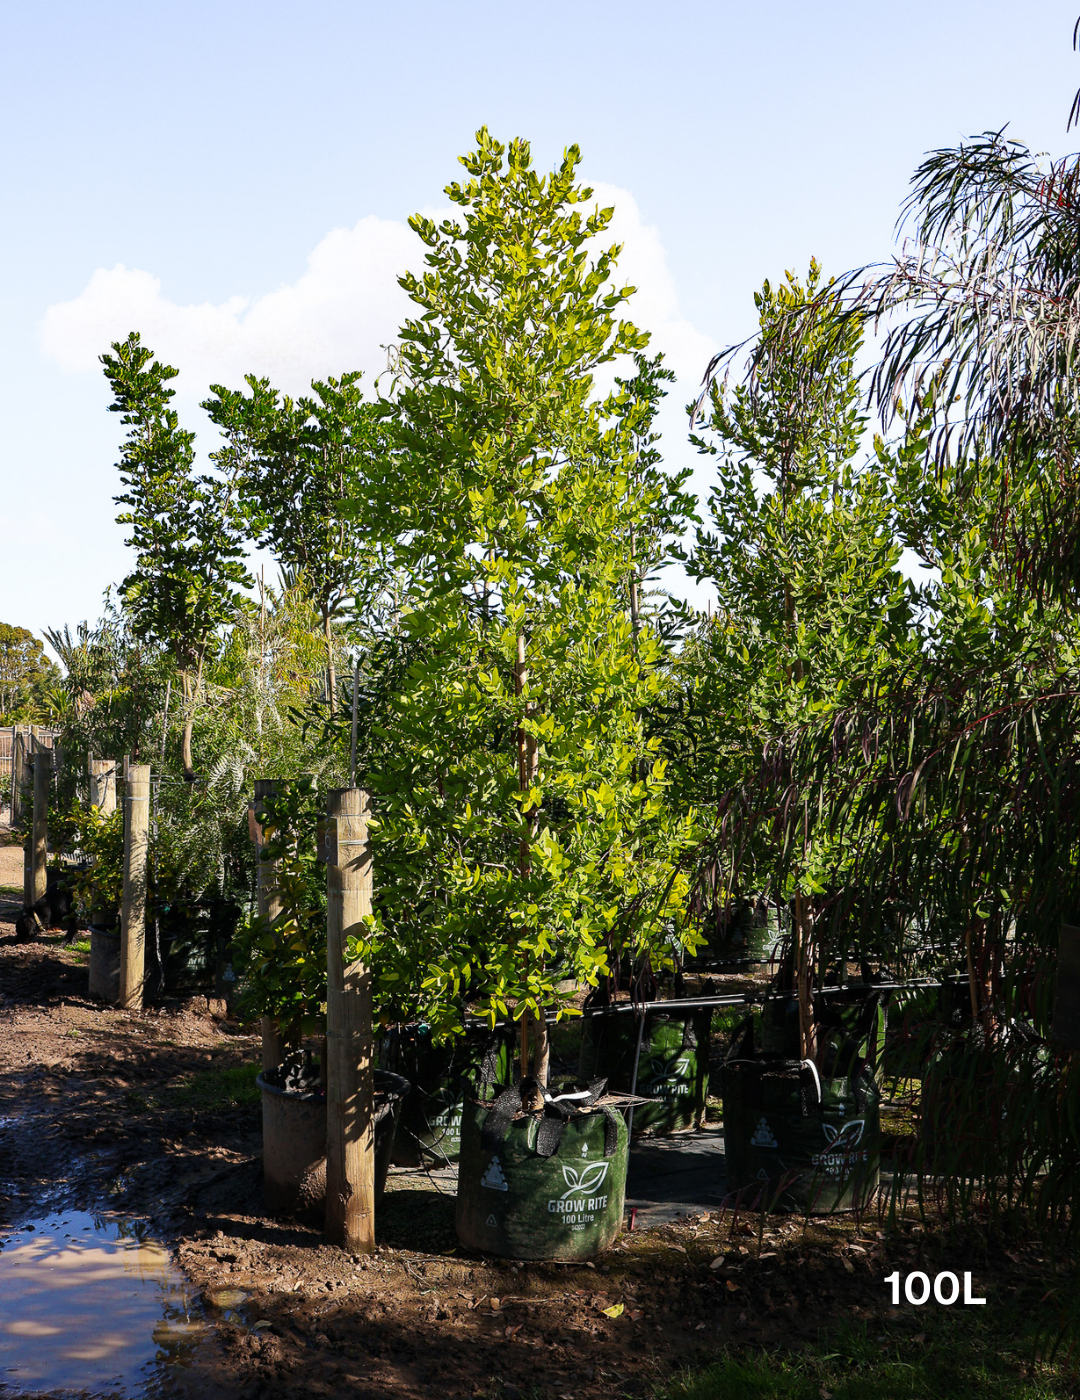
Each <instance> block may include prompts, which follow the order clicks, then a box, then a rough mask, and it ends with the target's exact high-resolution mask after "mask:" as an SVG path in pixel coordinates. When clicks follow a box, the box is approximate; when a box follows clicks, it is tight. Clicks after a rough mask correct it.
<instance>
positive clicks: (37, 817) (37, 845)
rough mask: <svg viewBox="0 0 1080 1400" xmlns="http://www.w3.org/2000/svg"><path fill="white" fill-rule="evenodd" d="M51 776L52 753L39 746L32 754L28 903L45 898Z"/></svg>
mask: <svg viewBox="0 0 1080 1400" xmlns="http://www.w3.org/2000/svg"><path fill="white" fill-rule="evenodd" d="M51 778H52V754H51V753H50V752H49V750H48V749H46V748H39V749H38V751H37V753H36V754H35V755H34V829H33V836H32V838H31V839H32V842H33V874H32V889H31V898H30V899H29V900H27V903H28V904H36V903H37V902H38V900H39V899H44V898H45V890H46V889H47V887H48V881H49V877H48V860H49V788H50V787H51V785H52V784H51V781H50V780H51Z"/></svg>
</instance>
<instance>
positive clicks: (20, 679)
mask: <svg viewBox="0 0 1080 1400" xmlns="http://www.w3.org/2000/svg"><path fill="white" fill-rule="evenodd" d="M59 678H60V672H59V671H58V670H57V668H56V666H55V665H54V664H53V663H52V662H51V661H50V660H49V658H48V657H47V656H46V655H45V648H44V647H43V646H42V644H41V643H40V642H39V641H38V640H37V638H36V637H35V636H34V634H33V633H32V632H29V631H27V629H26V628H25V627H13V626H12V625H11V623H8V622H0V724H17V723H24V722H33V721H36V720H39V719H43V718H45V717H46V716H47V714H48V704H47V702H46V703H43V701H45V700H46V692H47V691H48V690H49V689H50V688H51V687H52V686H54V685H55V684H56V682H57V681H58V680H59Z"/></svg>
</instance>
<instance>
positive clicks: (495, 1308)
mask: <svg viewBox="0 0 1080 1400" xmlns="http://www.w3.org/2000/svg"><path fill="white" fill-rule="evenodd" d="M491 1311H492V1312H501V1311H502V1303H500V1302H499V1300H498V1298H492V1300H491Z"/></svg>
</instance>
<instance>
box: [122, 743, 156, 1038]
mask: <svg viewBox="0 0 1080 1400" xmlns="http://www.w3.org/2000/svg"><path fill="white" fill-rule="evenodd" d="M149 837H150V765H149V763H132V764H131V765H130V766H129V767H128V772H127V784H126V787H125V791H124V902H123V907H122V910H121V915H120V1002H119V1004H120V1005H121V1006H123V1007H125V1008H126V1009H127V1010H128V1011H139V1010H141V1009H142V1004H143V989H144V983H145V980H146V853H147V846H148V844H149Z"/></svg>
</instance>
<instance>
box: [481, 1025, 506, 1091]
mask: <svg viewBox="0 0 1080 1400" xmlns="http://www.w3.org/2000/svg"><path fill="white" fill-rule="evenodd" d="M502 1045H503V1036H501V1035H500V1034H499V1032H498V1031H494V1032H492V1034H491V1035H490V1036H488V1039H487V1041H486V1042H485V1044H484V1054H483V1058H482V1059H481V1061H480V1083H481V1084H496V1083H498V1079H499V1051H500V1049H501V1048H502Z"/></svg>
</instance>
